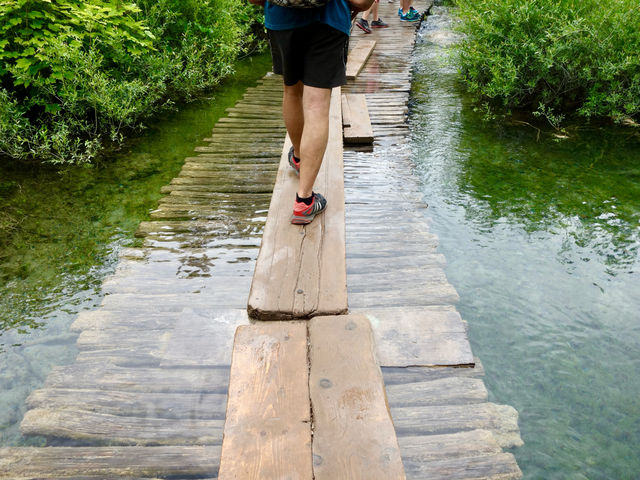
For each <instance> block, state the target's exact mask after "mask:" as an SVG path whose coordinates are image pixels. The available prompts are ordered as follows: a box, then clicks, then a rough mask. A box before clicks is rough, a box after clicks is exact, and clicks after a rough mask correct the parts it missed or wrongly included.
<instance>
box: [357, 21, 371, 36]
mask: <svg viewBox="0 0 640 480" xmlns="http://www.w3.org/2000/svg"><path fill="white" fill-rule="evenodd" d="M356 25H357V26H358V27H359V28H360V30H362V31H363V32H364V33H371V28H369V22H368V21H366V20H365V19H364V18H359V19H358V20H356ZM372 25H373V23H372Z"/></svg>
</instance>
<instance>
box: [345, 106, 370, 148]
mask: <svg viewBox="0 0 640 480" xmlns="http://www.w3.org/2000/svg"><path fill="white" fill-rule="evenodd" d="M342 98H343V102H342V105H343V110H344V104H345V101H344V99H346V104H347V105H348V111H349V125H348V126H345V128H344V131H343V137H344V143H346V144H350V145H352V144H370V143H373V128H372V127H371V120H370V119H369V111H368V110H367V100H366V98H365V96H364V95H363V94H345V95H342ZM343 124H344V122H343Z"/></svg>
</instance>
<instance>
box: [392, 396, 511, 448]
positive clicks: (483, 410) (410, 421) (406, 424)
mask: <svg viewBox="0 0 640 480" xmlns="http://www.w3.org/2000/svg"><path fill="white" fill-rule="evenodd" d="M391 414H392V415H393V423H394V425H395V427H396V431H397V432H398V435H432V434H438V433H450V432H461V431H465V430H476V429H482V430H489V431H491V433H493V435H494V437H495V438H496V440H497V441H498V444H499V445H500V446H502V447H506V448H510V447H518V446H521V445H522V444H523V442H522V438H520V430H519V428H518V412H517V411H516V410H515V409H514V408H513V407H511V406H508V405H496V404H495V403H472V404H467V405H428V406H413V407H393V406H392V407H391Z"/></svg>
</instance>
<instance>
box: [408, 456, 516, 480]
mask: <svg viewBox="0 0 640 480" xmlns="http://www.w3.org/2000/svg"><path fill="white" fill-rule="evenodd" d="M405 465H406V467H407V478H409V479H416V480H422V479H429V480H518V479H520V478H522V472H521V471H520V468H519V467H518V464H517V463H516V460H515V458H514V456H513V455H512V454H511V453H497V454H495V455H487V456H481V457H462V458H452V459H446V460H435V461H432V462H424V463H423V462H412V461H406V462H405Z"/></svg>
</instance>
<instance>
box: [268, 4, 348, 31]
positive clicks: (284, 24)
mask: <svg viewBox="0 0 640 480" xmlns="http://www.w3.org/2000/svg"><path fill="white" fill-rule="evenodd" d="M316 22H320V23H326V24H327V25H329V26H330V27H333V28H335V29H337V30H340V31H341V32H344V33H346V34H347V35H349V33H350V32H351V8H349V4H348V3H347V0H329V1H328V2H327V4H326V5H325V6H324V7H318V8H289V7H280V6H278V5H271V3H269V2H268V1H267V3H266V5H265V6H264V24H265V26H266V27H267V28H268V29H270V30H290V29H294V28H300V27H305V26H307V25H310V24H312V23H316Z"/></svg>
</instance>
